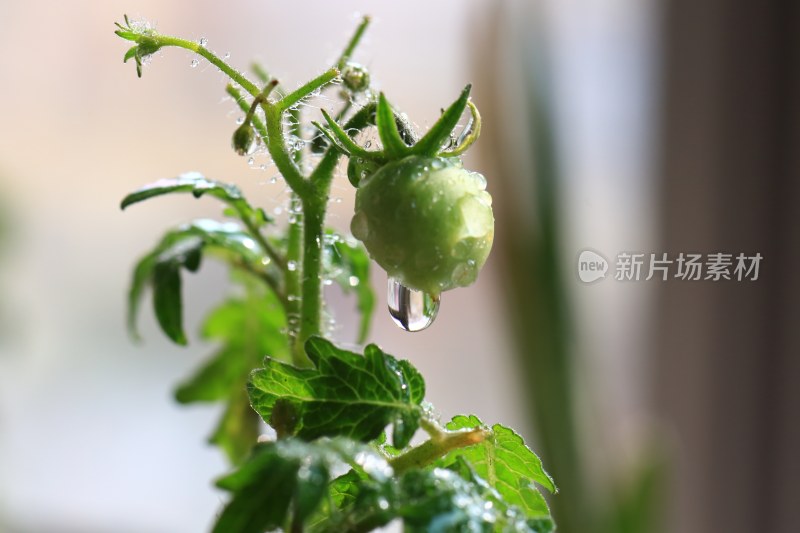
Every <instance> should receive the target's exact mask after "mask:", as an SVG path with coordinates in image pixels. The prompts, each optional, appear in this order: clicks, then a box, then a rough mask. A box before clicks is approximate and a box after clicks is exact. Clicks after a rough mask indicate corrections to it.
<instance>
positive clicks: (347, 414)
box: [248, 337, 425, 441]
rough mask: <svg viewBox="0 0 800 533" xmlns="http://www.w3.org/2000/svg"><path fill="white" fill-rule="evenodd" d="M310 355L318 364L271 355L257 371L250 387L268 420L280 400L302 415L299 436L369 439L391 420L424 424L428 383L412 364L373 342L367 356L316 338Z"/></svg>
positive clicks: (309, 347)
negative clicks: (297, 362) (308, 365)
mask: <svg viewBox="0 0 800 533" xmlns="http://www.w3.org/2000/svg"><path fill="white" fill-rule="evenodd" d="M305 348H306V353H307V354H308V357H309V359H310V360H311V362H312V363H313V364H314V366H315V368H297V367H294V366H291V365H288V364H286V363H282V362H279V361H276V360H275V359H272V358H269V357H268V358H267V359H266V360H265V361H264V365H265V367H264V368H262V369H259V370H256V371H255V372H253V374H252V376H251V379H250V383H249V385H248V390H249V392H250V401H251V403H252V405H253V408H254V409H255V410H256V411H258V413H259V414H260V415H261V417H262V418H263V419H264V420H267V421H269V420H270V417H271V416H272V410H273V407H274V406H275V403H276V402H277V401H278V400H284V401H288V402H291V403H292V404H293V405H294V406H295V408H296V410H297V415H298V417H299V420H298V423H297V426H296V435H297V436H298V437H300V438H302V439H306V440H313V439H316V438H318V437H322V436H336V435H341V436H345V437H349V438H352V439H356V440H361V441H368V440H371V439H374V438H376V437H377V436H378V435H380V434H381V432H382V431H383V429H384V428H385V427H386V426H387V425H388V424H390V423H396V422H398V421H400V420H402V423H403V424H405V426H406V427H407V428H408V429H407V430H406V431H407V432H411V431H412V430H416V428H417V427H418V425H419V418H420V414H421V411H422V410H421V407H420V406H419V404H420V402H421V399H422V398H423V397H424V395H425V389H424V382H423V381H422V378H421V377H420V375H419V373H418V372H417V371H416V370H415V369H414V368H413V367H412V366H411V365H410V364H407V363H406V364H401V363H400V362H399V361H398V360H397V359H395V358H394V357H392V356H391V355H388V354H386V353H384V352H382V351H381V349H380V348H378V347H377V346H375V345H373V344H371V345H369V346H367V347H366V348H365V349H364V356H363V357H362V356H361V355H358V354H356V353H352V352H348V351H345V350H341V349H339V348H337V347H336V346H334V345H333V344H332V343H331V342H330V341H327V340H325V339H323V338H321V337H311V338H310V339H309V340H308V341H307V342H306V345H305Z"/></svg>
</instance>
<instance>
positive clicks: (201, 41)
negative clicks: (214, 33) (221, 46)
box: [200, 37, 208, 46]
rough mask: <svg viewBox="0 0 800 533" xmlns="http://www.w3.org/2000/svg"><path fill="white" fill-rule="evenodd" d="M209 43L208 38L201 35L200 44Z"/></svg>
mask: <svg viewBox="0 0 800 533" xmlns="http://www.w3.org/2000/svg"><path fill="white" fill-rule="evenodd" d="M207 44H208V39H206V38H205V37H200V46H205V45H207Z"/></svg>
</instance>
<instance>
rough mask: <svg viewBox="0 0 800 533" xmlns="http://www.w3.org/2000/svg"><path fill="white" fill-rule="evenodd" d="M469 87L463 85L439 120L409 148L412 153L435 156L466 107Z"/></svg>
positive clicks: (470, 86)
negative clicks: (462, 88) (459, 94)
mask: <svg viewBox="0 0 800 533" xmlns="http://www.w3.org/2000/svg"><path fill="white" fill-rule="evenodd" d="M471 89H472V85H467V86H466V87H464V90H463V91H461V96H459V97H458V99H457V100H456V101H455V102H453V103H452V104H450V107H448V108H447V109H446V110H445V111H444V113H442V116H440V117H439V120H437V121H436V123H435V124H434V125H433V126H431V129H430V130H428V133H426V134H425V135H424V136H423V137H422V138H421V139H420V140H419V141H418V142H417V144H415V145H414V146H413V147H412V148H411V152H412V153H414V154H416V155H427V156H435V155H437V154H438V153H439V151H440V150H441V149H442V146H443V145H444V144H445V142H446V141H448V140H449V139H450V134H451V133H452V131H453V129H455V127H456V126H457V125H458V121H459V120H460V119H461V115H462V114H463V113H464V109H466V107H467V102H468V101H469V93H470V90H471Z"/></svg>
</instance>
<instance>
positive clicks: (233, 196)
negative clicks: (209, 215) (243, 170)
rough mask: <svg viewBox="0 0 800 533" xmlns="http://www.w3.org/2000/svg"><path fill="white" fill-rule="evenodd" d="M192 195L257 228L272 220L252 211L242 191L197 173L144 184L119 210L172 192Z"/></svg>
mask: <svg viewBox="0 0 800 533" xmlns="http://www.w3.org/2000/svg"><path fill="white" fill-rule="evenodd" d="M187 192H188V193H191V194H192V196H194V197H195V198H200V197H201V196H204V195H208V196H213V197H214V198H217V199H219V200H222V201H223V202H225V203H226V204H228V205H229V206H231V207H232V208H233V209H234V210H235V211H236V213H238V216H239V217H240V218H242V219H248V220H249V221H251V222H252V223H253V224H254V225H255V226H256V227H260V226H262V225H263V224H265V223H267V222H272V219H271V218H270V217H269V215H267V214H266V213H265V212H264V210H263V209H256V208H253V207H252V206H251V205H250V204H249V203H248V202H247V200H245V198H244V196H243V195H242V192H241V191H240V190H239V188H238V187H237V186H235V185H230V184H227V183H223V182H221V181H216V180H211V179H208V178H206V177H205V176H203V175H202V174H200V173H199V172H186V173H184V174H181V175H180V176H178V177H176V178H168V179H162V180H159V181H156V182H154V183H151V184H150V185H145V186H144V187H142V188H141V189H139V190H137V191H134V192H132V193H130V194H129V195H127V196H126V197H125V198H123V199H122V203H121V204H120V208H122V209H125V208H126V207H128V206H129V205H133V204H135V203H138V202H141V201H144V200H147V199H149V198H153V197H156V196H163V195H165V194H172V193H187Z"/></svg>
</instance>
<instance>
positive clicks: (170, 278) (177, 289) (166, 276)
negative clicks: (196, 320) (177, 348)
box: [153, 262, 186, 345]
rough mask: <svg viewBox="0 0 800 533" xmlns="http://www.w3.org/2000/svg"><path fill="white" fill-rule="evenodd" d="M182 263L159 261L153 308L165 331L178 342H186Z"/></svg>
mask: <svg viewBox="0 0 800 533" xmlns="http://www.w3.org/2000/svg"><path fill="white" fill-rule="evenodd" d="M179 268H180V264H178V263H173V262H164V263H158V264H156V266H155V269H154V271H153V308H154V310H155V314H156V318H157V319H158V323H159V325H160V326H161V329H162V330H163V331H164V333H165V334H166V335H167V336H168V337H169V338H170V339H172V340H173V341H174V342H176V343H177V344H182V345H185V344H186V334H185V333H184V332H183V303H182V302H181V275H180V272H179V271H178V269H179Z"/></svg>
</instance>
